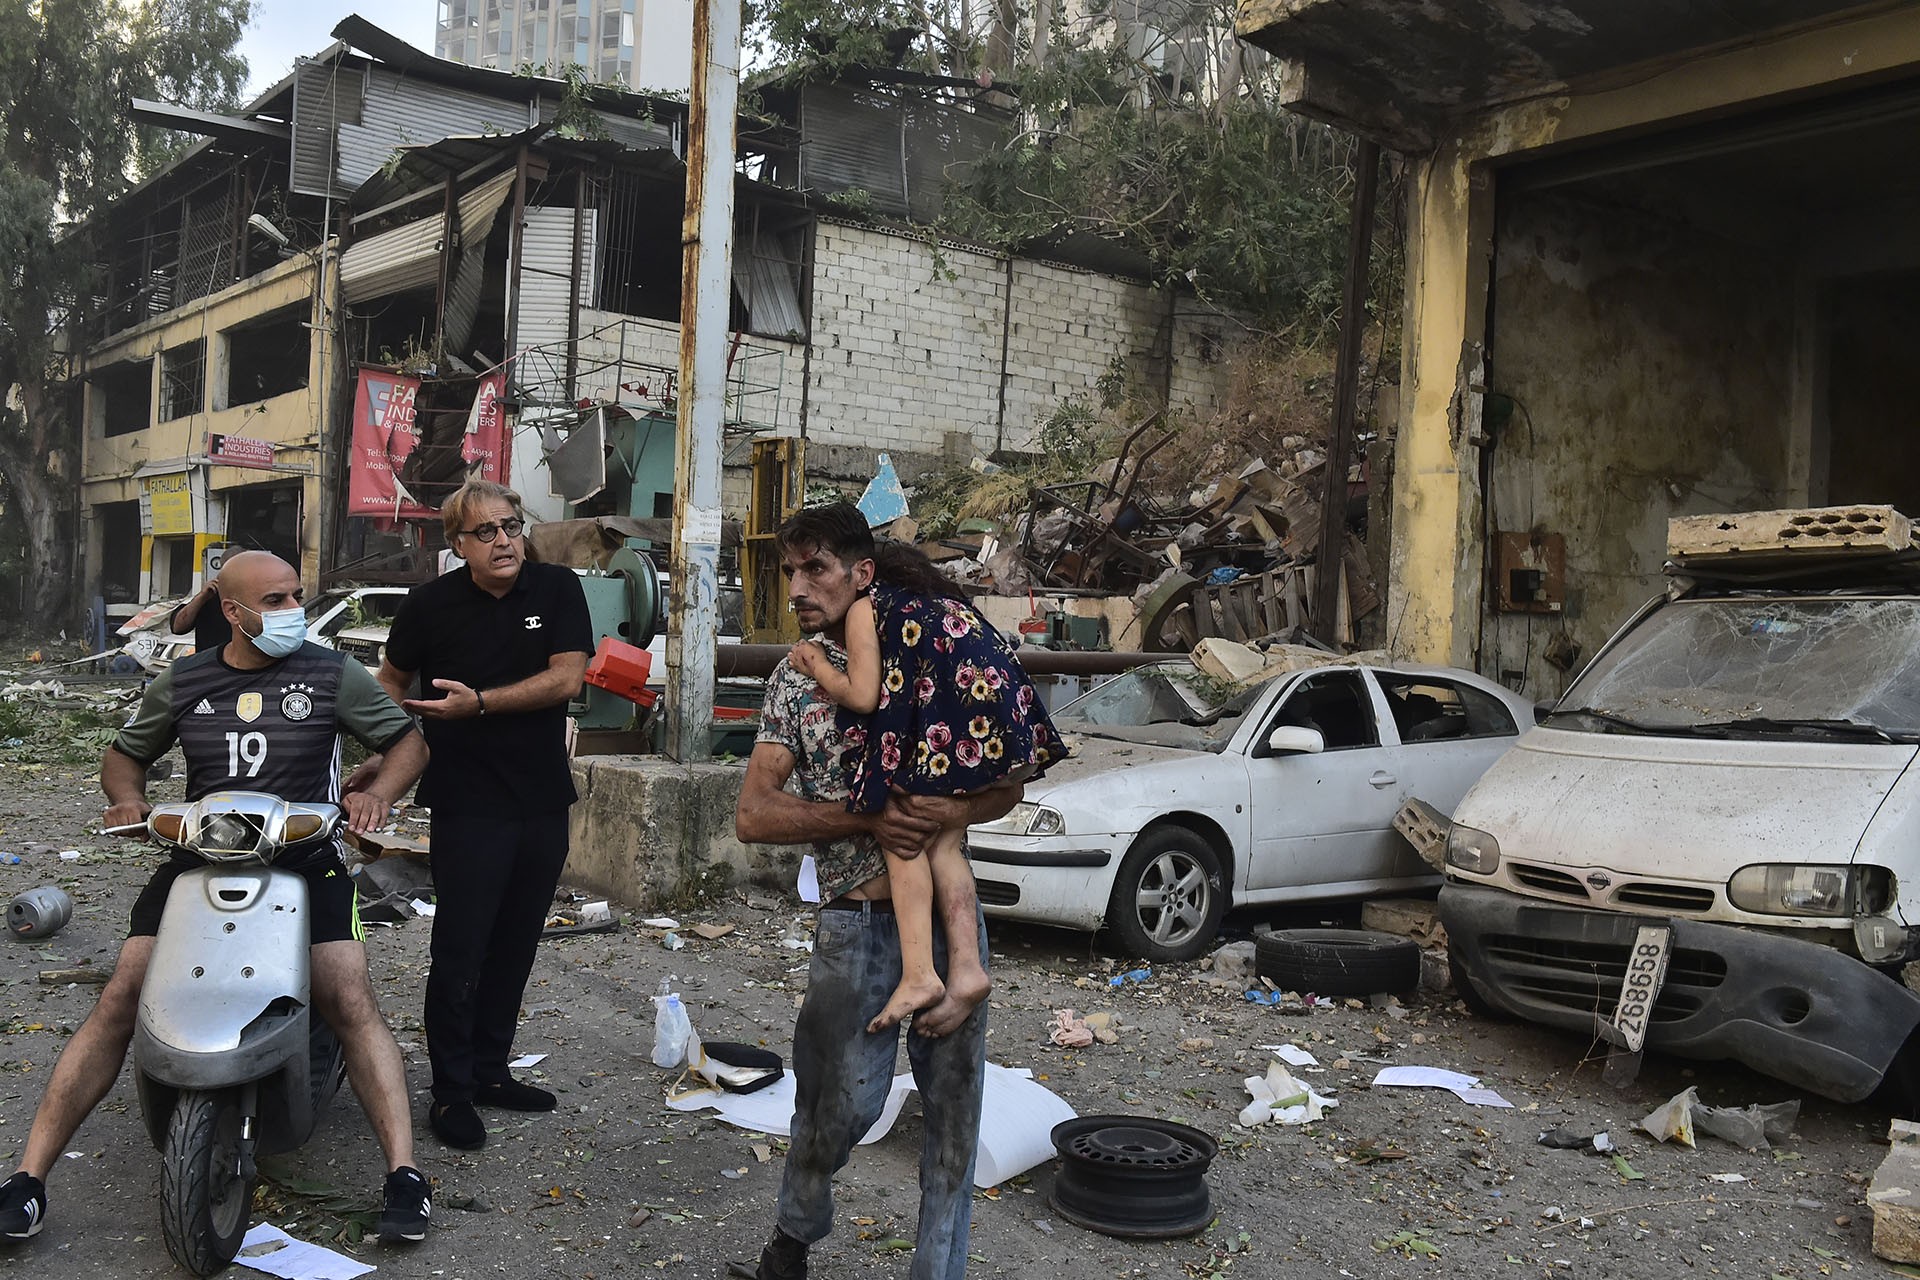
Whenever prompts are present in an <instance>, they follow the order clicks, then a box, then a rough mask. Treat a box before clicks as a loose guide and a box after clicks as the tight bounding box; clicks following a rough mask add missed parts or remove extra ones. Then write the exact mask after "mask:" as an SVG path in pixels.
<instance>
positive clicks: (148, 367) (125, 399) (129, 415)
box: [92, 360, 153, 436]
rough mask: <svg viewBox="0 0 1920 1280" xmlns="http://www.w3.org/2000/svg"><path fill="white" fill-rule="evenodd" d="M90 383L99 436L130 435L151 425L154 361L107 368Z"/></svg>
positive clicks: (139, 361)
mask: <svg viewBox="0 0 1920 1280" xmlns="http://www.w3.org/2000/svg"><path fill="white" fill-rule="evenodd" d="M92 383H93V416H94V421H95V422H97V423H98V424H99V425H100V433H101V434H102V435H107V436H124V435H131V434H132V433H133V432H135V431H145V430H146V429H147V428H148V427H150V426H152V425H153V361H151V360H124V361H121V362H120V363H119V364H110V365H108V366H107V367H106V368H104V369H101V370H100V371H99V372H97V373H95V374H94V375H93V378H92Z"/></svg>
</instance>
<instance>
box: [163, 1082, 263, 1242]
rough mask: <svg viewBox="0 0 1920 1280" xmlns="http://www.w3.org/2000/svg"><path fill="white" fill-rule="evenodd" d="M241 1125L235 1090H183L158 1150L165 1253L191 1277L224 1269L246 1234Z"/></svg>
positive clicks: (245, 1153)
mask: <svg viewBox="0 0 1920 1280" xmlns="http://www.w3.org/2000/svg"><path fill="white" fill-rule="evenodd" d="M243 1120H244V1117H243V1115H242V1113H241V1108H240V1091H239V1090H238V1089H215V1090H212V1091H208V1092H202V1091H200V1090H196V1089H188V1090H183V1091H182V1092H181V1094H180V1098H179V1101H178V1102H176V1103H175V1104H174V1109H173V1119H172V1121H171V1122H170V1123H169V1124H168V1126H167V1141H166V1145H165V1146H163V1147H162V1148H161V1150H160V1219H161V1228H162V1230H163V1232H164V1234H165V1235H166V1238H167V1252H168V1253H170V1254H172V1255H173V1260H174V1261H175V1262H178V1263H179V1264H180V1265H181V1266H183V1267H185V1268H186V1269H187V1270H189V1271H191V1272H193V1273H194V1274H195V1275H198V1276H210V1275H212V1274H213V1273H214V1272H216V1271H219V1270H220V1269H221V1268H223V1267H225V1266H226V1265H227V1264H228V1263H229V1262H232V1261H233V1258H234V1255H235V1254H237V1253H239V1252H240V1241H241V1238H242V1237H244V1236H245V1235H246V1234H247V1211H248V1209H249V1207H250V1206H251V1205H252V1203H253V1183H254V1176H253V1152H252V1150H251V1148H252V1146H253V1142H252V1139H250V1138H246V1137H243V1136H242V1130H243V1128H244V1123H243ZM243 1170H244V1172H243Z"/></svg>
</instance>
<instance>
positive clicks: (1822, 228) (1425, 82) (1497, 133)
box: [1238, 0, 1920, 696]
mask: <svg viewBox="0 0 1920 1280" xmlns="http://www.w3.org/2000/svg"><path fill="white" fill-rule="evenodd" d="M1238 30H1239V32H1240V34H1241V36H1242V38H1244V39H1247V40H1249V41H1252V42H1253V43H1255V44H1257V45H1260V46H1262V47H1263V48H1265V49H1267V50H1269V51H1271V52H1273V53H1275V54H1277V55H1279V56H1280V57H1282V58H1284V59H1287V60H1288V62H1289V64H1290V71H1289V84H1290V86H1291V91H1292V94H1293V96H1294V101H1293V102H1292V104H1291V105H1293V106H1294V107H1295V108H1296V109H1298V110H1300V111H1303V112H1306V113H1308V114H1312V115H1314V116H1317V117H1319V118H1322V119H1326V120H1329V121H1331V122H1333V123H1335V124H1337V125H1339V126H1340V127H1343V128H1346V129H1349V130H1351V131H1354V132H1356V133H1359V134H1362V135H1364V136H1369V137H1372V138H1374V139H1376V140H1378V141H1379V142H1380V143H1381V144H1382V146H1384V147H1387V148H1389V149H1391V150H1394V151H1397V152H1399V153H1400V154H1401V155H1402V156H1403V157H1404V158H1405V161H1406V163H1407V164H1408V165H1409V167H1410V172H1409V175H1408V176H1409V181H1408V182H1407V184H1406V186H1407V190H1408V191H1409V192H1410V193H1411V194H1410V199H1409V207H1408V210H1407V229H1406V236H1407V245H1408V259H1407V271H1406V279H1407V293H1406V297H1405V300H1404V306H1405V341H1404V346H1403V363H1402V386H1401V410H1400V417H1399V421H1398V424H1397V439H1396V442H1395V449H1394V455H1393V457H1394V473H1393V478H1392V488H1393V501H1392V530H1391V538H1392V551H1391V565H1392V573H1391V586H1390V591H1389V602H1388V603H1389V617H1388V622H1387V633H1388V634H1389V635H1390V636H1392V637H1394V640H1395V645H1396V648H1397V649H1398V650H1399V651H1401V652H1403V653H1405V654H1407V655H1408V656H1413V657H1417V658H1421V659H1425V660H1429V661H1435V662H1445V663H1453V664H1457V665H1461V666H1467V667H1474V668H1477V669H1479V670H1481V671H1482V672H1484V673H1486V674H1488V675H1491V676H1494V677H1496V678H1499V679H1502V680H1504V681H1505V682H1507V683H1509V684H1511V685H1513V686H1514V687H1524V688H1526V689H1527V690H1528V691H1529V692H1530V693H1533V694H1535V695H1536V696H1538V695H1553V694H1557V693H1558V692H1559V691H1560V690H1562V689H1563V688H1565V686H1566V683H1567V681H1568V680H1569V679H1570V678H1571V673H1572V672H1573V671H1577V670H1578V668H1579V665H1580V664H1581V663H1582V662H1583V661H1584V660H1585V659H1587V658H1590V657H1591V656H1592V654H1593V653H1594V652H1595V650H1596V649H1597V648H1598V647H1599V646H1600V645H1601V644H1602V643H1604V642H1605V640H1606V638H1607V637H1608V635H1609V634H1611V632H1612V631H1613V629H1614V628H1615V627H1616V626H1617V625H1618V624H1619V623H1621V622H1622V621H1623V620H1624V619H1625V618H1626V616H1627V615H1628V614H1629V613H1630V612H1631V611H1632V610H1633V609H1634V608H1635V607H1636V606H1638V605H1639V604H1640V603H1641V602H1642V601H1643V600H1645V599H1646V598H1647V597H1649V596H1651V595H1653V594H1655V593H1656V592H1657V591H1659V590H1660V589H1661V588H1662V585H1663V583H1662V581H1661V572H1660V570H1661V565H1662V561H1663V557H1664V549H1665V541H1666V530H1667V520H1668V518H1669V517H1670V516H1676V515H1687V514H1695V513H1702V512H1711V511H1727V510H1740V509H1766V508H1775V507H1787V506H1799V505H1827V504H1847V503H1860V502H1891V503H1893V504H1895V505H1898V506H1900V507H1902V508H1903V509H1907V510H1912V509H1914V507H1915V505H1916V504H1920V471H1916V470H1915V468H1914V467H1913V466H1912V465H1911V463H1912V459H1911V456H1910V455H1911V453H1912V451H1913V450H1914V448H1915V445H1914V443H1913V433H1912V432H1911V431H1909V430H1908V429H1907V428H1908V427H1909V426H1910V424H1911V423H1912V422H1913V418H1914V413H1913V409H1912V407H1911V406H1912V399H1911V396H1909V395H1907V394H1905V383H1906V379H1907V371H1908V370H1909V369H1910V368H1911V367H1912V363H1913V346H1914V342H1915V336H1914V335H1915V334H1920V219H1916V217H1915V213H1916V210H1915V203H1916V199H1917V198H1920V192H1917V191H1916V190H1915V188H1914V185H1913V181H1912V174H1913V173H1915V172H1916V171H1920V170H1916V160H1917V159H1920V156H1916V147H1917V146H1920V129H1917V128H1916V127H1915V126H1916V119H1920V6H1916V5H1914V4H1912V3H1897V4H1873V5H1857V4H1841V3H1799V4H1785V3H1774V2H1772V0H1745V2H1743V3H1741V4H1737V5H1711V6H1710V5H1686V4H1681V5H1670V6H1664V7H1661V8H1659V10H1658V11H1657V12H1655V11H1650V10H1646V9H1644V8H1641V9H1628V8H1623V7H1621V6H1618V5H1613V4H1608V3H1604V2H1603V0H1556V2H1555V3H1551V4H1544V3H1531V2H1523V3H1518V4H1509V3H1495V2H1494V0H1471V2H1470V3H1465V4H1461V5H1454V6H1448V7H1445V8H1444V9H1436V8H1435V7H1433V6H1428V5H1418V4H1414V3H1409V2H1402V0H1340V2H1338V3H1336V2H1334V0H1244V2H1243V3H1242V4H1241V6H1240V11H1239V20H1238Z"/></svg>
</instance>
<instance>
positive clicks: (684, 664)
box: [667, 0, 740, 764]
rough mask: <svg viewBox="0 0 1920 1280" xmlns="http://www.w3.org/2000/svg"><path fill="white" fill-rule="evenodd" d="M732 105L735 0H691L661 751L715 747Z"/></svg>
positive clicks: (735, 106) (688, 754)
mask: <svg viewBox="0 0 1920 1280" xmlns="http://www.w3.org/2000/svg"><path fill="white" fill-rule="evenodd" d="M739 108H740V4H739V0H694V6H693V91H692V93H691V95H690V101H689V111H688V120H687V211H686V221H685V227H684V231H683V238H684V243H685V254H684V257H683V260H682V263H681V268H680V386H679V388H678V390H679V439H678V448H677V449H676V450H675V453H674V469H673V551H672V553H671V556H670V559H669V563H670V565H671V566H672V575H673V589H672V594H671V595H670V597H669V607H668V610H667V686H668V688H669V689H670V690H671V691H672V695H671V699H670V701H669V702H668V704H667V754H668V755H669V756H671V757H672V758H673V759H675V760H678V761H680V762H681V763H682V764H694V763H697V762H699V761H703V760H706V759H709V758H710V757H711V756H712V755H713V682H714V675H713V662H714V635H715V632H716V630H717V623H718V620H719V607H718V602H719V590H720V584H719V573H718V562H719V559H720V526H721V519H720V436H721V431H722V429H723V427H724V424H725V422H726V409H727V321H728V318H729V317H728V311H729V308H730V306H731V302H732V285H733V166H734V156H733V147H734V131H735V127H736V122H737V117H738V114H739Z"/></svg>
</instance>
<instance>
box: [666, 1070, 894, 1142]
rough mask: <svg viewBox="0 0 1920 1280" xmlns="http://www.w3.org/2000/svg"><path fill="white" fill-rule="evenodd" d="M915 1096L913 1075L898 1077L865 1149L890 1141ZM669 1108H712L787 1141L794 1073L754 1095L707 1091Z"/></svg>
mask: <svg viewBox="0 0 1920 1280" xmlns="http://www.w3.org/2000/svg"><path fill="white" fill-rule="evenodd" d="M912 1092H913V1077H912V1076H911V1075H897V1076H895V1077H894V1078H893V1087H892V1088H891V1089H889V1090H887V1100H886V1102H885V1103H883V1104H882V1105H881V1107H880V1118H879V1119H878V1120H875V1121H874V1122H873V1127H872V1128H870V1129H868V1130H867V1132H866V1136H865V1137H863V1138H861V1139H860V1142H859V1144H858V1145H860V1146H865V1145H866V1144H867V1143H869V1142H878V1141H880V1139H882V1138H884V1137H886V1135H887V1130H889V1129H891V1128H893V1122H894V1121H895V1120H898V1119H899V1118H900V1108H901V1107H903V1106H905V1105H906V1101H907V1095H908V1094H910V1093H912ZM667 1105H668V1106H670V1107H672V1108H673V1109H674V1110H675V1111H699V1110H702V1109H703V1108H706V1107H712V1108H713V1109H714V1110H715V1111H718V1112H719V1113H720V1118H721V1119H722V1120H725V1121H726V1122H727V1123H728V1124H730V1125H734V1126H737V1127H738V1128H741V1129H752V1130H753V1131H755V1132H756V1133H770V1134H772V1135H773V1136H774V1137H776V1138H785V1137H787V1136H789V1135H791V1134H792V1132H793V1072H791V1071H789V1072H787V1073H786V1074H785V1075H782V1076H781V1077H780V1079H779V1080H777V1081H776V1082H774V1083H773V1084H770V1085H768V1086H767V1087H766V1088H764V1089H757V1090H755V1091H754V1092H752V1093H728V1092H726V1091H725V1090H724V1089H720V1088H713V1089H703V1090H701V1091H700V1092H698V1093H688V1094H682V1095H681V1096H680V1097H677V1098H668V1099H667Z"/></svg>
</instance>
